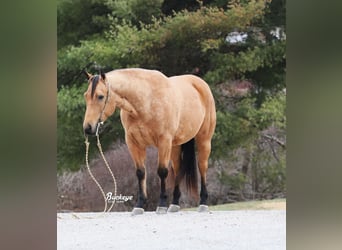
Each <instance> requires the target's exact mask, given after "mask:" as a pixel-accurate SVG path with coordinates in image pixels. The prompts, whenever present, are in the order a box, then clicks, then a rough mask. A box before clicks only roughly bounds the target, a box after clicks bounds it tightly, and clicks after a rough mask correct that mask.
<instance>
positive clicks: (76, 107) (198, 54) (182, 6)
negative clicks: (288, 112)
mask: <svg viewBox="0 0 342 250" xmlns="http://www.w3.org/2000/svg"><path fill="white" fill-rule="evenodd" d="M173 11H174V12H173ZM162 13H164V14H166V16H165V15H163V14H162ZM284 14H285V0H273V1H269V0H253V1H242V0H241V1H237V0H231V1H228V0H227V1H224V0H215V1H204V3H203V2H197V1H192V0H189V1H161V0H145V1H141V0H128V1H124V0H85V1H80V0H75V1H71V0H59V2H58V58H57V66H58V89H59V90H58V107H57V108H58V111H57V115H58V169H73V170H77V169H78V168H79V167H80V166H81V164H82V163H83V162H84V142H83V141H84V138H83V132H82V123H83V116H84V112H85V102H84V99H83V92H84V91H85V88H86V86H85V84H84V77H83V75H79V74H80V71H81V69H83V68H84V67H85V66H86V65H88V64H89V63H95V62H96V64H98V65H100V66H101V67H102V68H103V69H104V70H105V71H109V70H112V69H115V68H126V67H143V68H151V69H157V70H160V71H162V72H163V73H165V74H166V75H176V74H185V73H192V72H194V70H195V69H198V71H197V72H196V73H197V74H198V75H199V76H201V77H203V78H204V79H205V80H206V81H207V82H208V83H209V85H210V87H211V88H212V90H213V92H214V94H215V97H216V98H215V99H216V101H217V127H216V131H215V134H214V138H213V141H212V146H213V147H212V155H211V157H212V158H214V159H220V160H222V159H224V160H227V161H232V153H233V152H234V151H235V150H236V149H241V148H242V149H245V150H246V151H248V152H251V154H252V157H251V163H250V166H252V167H253V169H254V171H255V176H257V177H258V182H259V183H258V185H259V187H260V188H259V189H258V190H261V191H265V192H267V190H268V191H270V192H271V191H272V190H273V191H274V192H278V191H279V190H284V189H285V160H284V159H285V158H284V156H285V152H284V150H283V151H282V150H280V149H277V152H276V153H277V154H279V155H278V158H279V159H275V157H274V156H273V155H272V151H271V150H270V148H267V147H266V146H265V145H267V144H265V145H263V146H262V147H261V148H258V147H257V145H259V142H260V141H262V140H261V138H262V137H261V134H262V132H263V131H265V130H267V129H268V128H270V127H272V128H275V129H277V130H279V131H281V132H280V133H282V134H284V133H285V125H286V118H285V106H286V102H285V99H286V96H285V93H284V92H282V90H283V89H284V88H285V87H286V86H285V66H286V57H285V45H286V40H285V39H284V40H281V39H276V38H275V37H274V36H273V35H270V31H271V30H272V29H274V28H276V27H280V28H281V29H283V30H284V29H285V15H284ZM167 15H168V16H167ZM233 31H237V32H246V33H248V39H247V40H246V43H237V44H231V43H229V42H228V41H227V35H228V34H229V33H230V32H233ZM87 69H88V70H89V71H90V72H92V73H95V72H96V71H95V70H97V69H95V68H94V67H93V66H89V67H88V68H87ZM236 79H237V80H239V79H246V80H248V81H250V82H252V83H253V85H254V89H253V91H252V92H251V94H250V95H249V96H245V97H239V98H234V97H232V98H227V97H226V96H224V95H222V93H221V92H220V91H221V90H220V89H219V88H218V86H219V84H221V83H229V82H231V81H232V80H236ZM123 134H124V132H123V128H122V126H121V123H120V122H119V115H118V113H117V112H116V113H115V115H114V116H113V117H111V118H110V119H109V121H107V122H106V126H105V131H104V132H103V134H101V141H102V142H103V144H104V148H105V149H106V148H107V147H108V145H110V143H112V142H113V141H114V138H113V137H115V139H122V138H123ZM91 140H93V142H94V138H91ZM92 145H95V143H92ZM263 147H265V148H263ZM264 149H265V150H264ZM93 152H94V150H93V151H92V154H93ZM222 176H223V177H222V178H221V181H222V182H224V183H229V185H230V187H231V188H233V189H242V188H243V186H244V185H245V184H246V183H248V181H249V179H248V178H247V177H246V176H245V175H244V174H242V173H240V172H239V173H237V174H236V175H234V176H229V175H227V174H226V175H225V174H223V175H222ZM277 185H278V186H277ZM277 188H278V189H277Z"/></svg>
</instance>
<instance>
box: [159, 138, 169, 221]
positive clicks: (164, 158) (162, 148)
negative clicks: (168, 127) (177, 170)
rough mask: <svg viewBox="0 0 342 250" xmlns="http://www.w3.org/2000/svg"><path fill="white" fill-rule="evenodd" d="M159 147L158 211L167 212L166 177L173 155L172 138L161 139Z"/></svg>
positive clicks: (160, 212)
mask: <svg viewBox="0 0 342 250" xmlns="http://www.w3.org/2000/svg"><path fill="white" fill-rule="evenodd" d="M159 141H160V144H159V147H158V175H159V178H160V196H159V205H158V207H157V210H156V212H157V213H158V214H165V213H166V212H167V194H166V185H165V181H166V177H167V176H168V164H169V162H170V155H171V140H167V139H164V140H162V139H160V140H159Z"/></svg>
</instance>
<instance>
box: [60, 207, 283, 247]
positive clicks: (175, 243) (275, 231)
mask: <svg viewBox="0 0 342 250" xmlns="http://www.w3.org/2000/svg"><path fill="white" fill-rule="evenodd" d="M99 215H102V214H101V213H58V214H57V249H60V250H68V249H72V250H75V249H80V250H83V249H91V250H96V249H101V250H105V249H127V250H128V249H135V250H136V249H139V250H140V249H141V250H143V249H149V250H150V249H158V250H163V249H177V250H178V249H182V250H186V249H196V250H199V249H210V248H212V250H214V249H215V250H217V249H225V250H226V249H251V250H257V249H262V250H267V249H270V250H277V249H286V211H285V210H246V211H215V212H209V213H198V212H194V211H180V212H178V213H168V214H164V215H159V214H156V213H155V212H145V213H144V214H143V215H137V216H131V214H130V213H129V212H112V213H108V214H105V215H103V216H102V217H101V216H99Z"/></svg>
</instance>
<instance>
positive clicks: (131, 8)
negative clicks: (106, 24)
mask: <svg viewBox="0 0 342 250" xmlns="http://www.w3.org/2000/svg"><path fill="white" fill-rule="evenodd" d="M162 3H163V1H162V0H145V1H141V0H107V6H108V7H109V8H110V9H111V10H112V15H113V16H114V17H116V18H118V19H119V20H129V21H130V22H131V23H132V24H134V25H136V26H138V25H140V23H144V24H147V23H151V21H152V18H153V17H156V18H157V17H160V16H161V5H162Z"/></svg>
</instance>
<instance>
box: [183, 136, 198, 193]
mask: <svg viewBox="0 0 342 250" xmlns="http://www.w3.org/2000/svg"><path fill="white" fill-rule="evenodd" d="M184 176H185V180H186V187H187V190H188V191H189V190H190V193H191V194H193V195H195V196H198V182H197V164H196V154H195V139H194V138H192V139H191V140H190V141H188V142H186V143H184V144H182V146H181V163H180V172H179V181H180V180H181V179H183V177H184Z"/></svg>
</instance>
